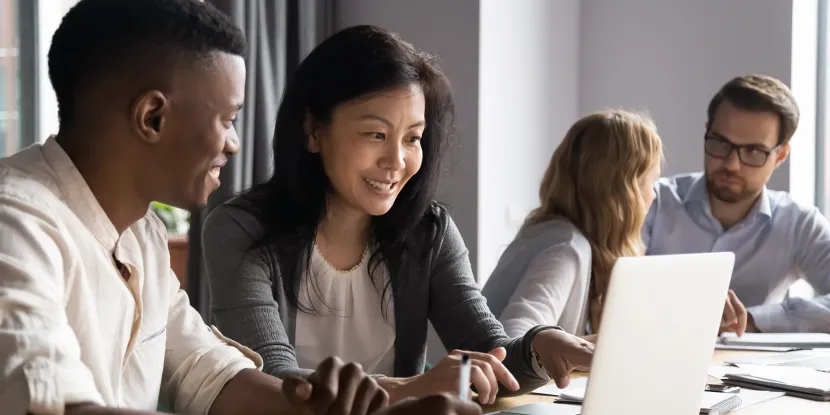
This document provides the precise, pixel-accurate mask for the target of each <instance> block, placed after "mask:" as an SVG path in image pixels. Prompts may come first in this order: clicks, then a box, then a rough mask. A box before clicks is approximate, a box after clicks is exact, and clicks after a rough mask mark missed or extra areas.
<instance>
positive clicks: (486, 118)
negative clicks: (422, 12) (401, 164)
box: [468, 0, 579, 284]
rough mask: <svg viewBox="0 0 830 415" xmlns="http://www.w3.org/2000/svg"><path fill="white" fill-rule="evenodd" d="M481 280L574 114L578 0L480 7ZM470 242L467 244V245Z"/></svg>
mask: <svg viewBox="0 0 830 415" xmlns="http://www.w3.org/2000/svg"><path fill="white" fill-rule="evenodd" d="M479 50H480V62H481V65H480V69H479V97H480V98H479V119H478V125H479V143H478V158H479V160H478V163H479V164H478V189H479V196H478V231H479V233H478V237H479V239H478V252H479V258H478V270H479V273H478V274H477V277H478V280H479V281H480V282H481V283H482V284H483V283H484V282H486V280H487V278H488V277H489V276H490V272H491V271H492V270H493V268H495V266H496V263H497V261H498V259H499V256H501V253H502V252H503V250H504V248H505V247H506V246H507V244H509V243H510V241H511V240H512V239H513V237H514V236H515V234H516V231H517V230H518V229H519V226H520V225H521V223H522V221H523V220H524V218H525V216H527V214H528V213H529V212H530V210H531V209H533V208H535V207H536V206H538V204H539V199H538V190H539V180H540V178H541V177H542V175H543V174H544V172H545V169H546V168H547V165H548V162H549V161H550V157H551V154H552V153H553V150H554V149H555V148H556V146H557V145H558V144H559V142H560V141H561V139H562V136H563V135H564V132H565V130H567V129H568V127H569V126H570V125H571V124H572V123H573V122H574V120H575V119H576V118H577V115H578V105H577V103H578V96H579V94H578V92H579V91H578V80H579V77H578V73H579V68H578V59H579V0H557V1H550V0H523V1H521V2H516V1H500V0H482V2H481V43H480V45H479ZM468 244H469V242H468Z"/></svg>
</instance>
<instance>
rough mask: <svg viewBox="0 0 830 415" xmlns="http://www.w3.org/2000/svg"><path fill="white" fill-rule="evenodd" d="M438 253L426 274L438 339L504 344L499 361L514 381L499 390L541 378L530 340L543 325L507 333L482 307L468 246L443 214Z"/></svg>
mask: <svg viewBox="0 0 830 415" xmlns="http://www.w3.org/2000/svg"><path fill="white" fill-rule="evenodd" d="M442 215H443V216H444V217H445V222H446V229H445V231H444V234H443V237H442V238H441V241H440V247H439V248H438V250H439V251H438V257H437V262H436V264H435V267H434V269H433V271H432V273H431V276H430V286H429V305H430V306H429V319H430V321H431V322H432V325H433V327H434V328H435V331H436V332H437V333H438V336H439V337H440V338H441V341H442V342H443V343H444V345H445V346H446V347H447V348H448V349H450V350H452V349H462V350H470V351H477V352H489V351H491V350H493V349H495V348H497V347H504V348H505V349H506V350H507V357H506V358H505V359H504V362H503V363H504V365H505V367H507V369H508V370H509V371H510V373H512V374H513V376H514V377H515V378H516V380H517V381H518V382H519V385H520V389H519V391H516V392H512V391H510V390H509V389H507V388H505V387H504V386H503V385H501V384H499V396H509V395H517V394H523V393H527V392H529V391H531V390H533V389H536V388H537V387H539V386H542V385H544V384H545V383H547V379H543V378H542V377H540V376H539V375H537V374H536V372H535V371H534V369H533V365H532V362H531V359H532V354H531V340H532V339H533V336H535V335H536V333H538V332H539V331H541V330H544V329H545V328H548V327H544V326H537V327H534V328H532V329H530V330H529V331H528V332H527V333H526V334H524V335H523V336H521V337H517V338H514V339H511V338H509V337H508V336H507V334H505V331H504V328H503V327H502V325H501V323H500V322H499V321H498V319H496V317H495V316H494V315H493V313H492V312H490V309H489V308H488V307H487V300H485V298H484V296H483V295H482V294H481V291H480V289H479V287H478V285H477V284H476V281H475V279H474V278H473V270H472V267H471V265H470V258H469V252H468V250H467V247H466V246H465V245H464V240H463V239H462V238H461V233H460V232H459V231H458V228H457V227H456V225H455V223H454V222H453V221H452V219H451V218H450V217H449V215H448V214H446V213H444V212H442Z"/></svg>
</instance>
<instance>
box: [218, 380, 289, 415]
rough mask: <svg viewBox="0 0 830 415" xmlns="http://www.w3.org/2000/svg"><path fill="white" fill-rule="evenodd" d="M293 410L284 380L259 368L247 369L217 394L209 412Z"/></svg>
mask: <svg viewBox="0 0 830 415" xmlns="http://www.w3.org/2000/svg"><path fill="white" fill-rule="evenodd" d="M292 413H294V410H293V409H292V407H291V405H289V403H288V400H287V399H286V397H285V395H284V394H283V393H282V380H280V379H278V378H276V377H274V376H271V375H268V374H265V373H262V372H260V371H258V370H255V369H243V370H242V371H240V372H239V373H237V374H236V376H234V377H233V379H231V380H230V381H228V383H226V384H225V386H224V387H223V388H222V390H221V391H220V392H219V395H217V396H216V399H214V401H213V405H211V407H210V412H209V415H224V414H251V415H257V414H263V415H265V414H273V415H284V414H292Z"/></svg>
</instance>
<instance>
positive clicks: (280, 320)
mask: <svg viewBox="0 0 830 415" xmlns="http://www.w3.org/2000/svg"><path fill="white" fill-rule="evenodd" d="M242 197H244V196H242ZM241 203H244V202H242V201H241V200H240V197H237V198H235V199H233V200H231V201H229V202H227V203H225V204H224V205H222V206H219V207H218V208H216V209H214V210H213V212H211V214H210V215H209V216H208V218H207V220H206V222H205V225H204V231H203V234H202V245H203V250H204V251H203V252H204V259H205V264H206V268H207V277H208V283H209V287H210V295H211V301H210V303H211V312H212V315H213V318H214V321H215V324H216V325H217V327H218V328H219V329H220V330H221V331H222V332H223V333H224V334H225V335H226V336H228V337H230V338H232V339H234V340H236V341H238V342H240V343H242V344H244V345H246V346H248V347H250V348H251V349H253V350H254V351H255V352H257V353H259V354H260V355H261V356H262V358H263V360H264V371H265V372H266V373H269V374H271V375H274V376H277V377H285V376H289V375H298V376H303V377H305V376H308V375H309V374H310V373H311V371H310V370H307V369H301V368H299V367H298V366H297V359H296V355H295V353H294V348H293V343H294V333H295V330H294V329H295V321H296V315H297V310H296V308H295V307H292V306H291V305H290V304H289V302H288V301H287V299H286V297H285V293H284V291H283V286H282V280H281V279H280V278H279V277H278V276H272V275H270V274H271V271H270V270H271V269H278V267H270V266H269V263H274V262H273V261H275V260H276V257H275V256H274V255H272V254H271V253H269V252H268V250H266V249H259V250H250V249H249V247H250V246H251V245H252V243H253V242H254V241H255V240H257V239H258V238H260V237H261V236H262V234H263V230H262V227H261V225H260V223H259V222H258V220H257V219H256V218H255V217H254V216H253V215H252V214H250V213H249V212H248V211H247V210H245V209H244V208H243V207H241ZM431 209H433V212H434V213H435V214H437V216H438V218H439V228H438V232H440V237H439V238H438V239H437V240H438V241H439V242H438V243H437V244H436V245H434V246H433V247H432V249H431V251H430V254H429V259H428V261H425V262H423V263H417V262H413V263H410V264H408V266H407V267H402V268H401V269H402V272H407V273H408V274H409V276H410V278H408V279H407V281H408V283H407V286H406V289H405V290H403V291H405V295H399V291H401V290H398V289H396V287H395V286H394V281H395V279H394V278H392V281H393V286H392V290H391V292H392V293H393V299H394V309H395V314H394V315H395V332H396V333H395V334H396V339H395V376H396V377H410V376H415V375H419V374H421V373H423V371H424V363H425V360H426V343H427V321H430V322H432V325H433V327H434V328H435V330H436V331H437V333H438V336H439V337H440V338H441V341H442V342H443V344H444V345H445V346H446V347H447V348H448V349H450V350H452V349H462V350H470V351H478V352H488V351H490V350H492V349H495V348H497V347H504V348H506V349H507V358H506V359H505V360H504V365H505V366H506V367H507V369H508V370H510V372H511V373H512V374H513V376H514V377H515V378H516V380H518V381H519V384H520V385H521V389H520V390H519V391H517V392H510V391H509V390H508V389H506V388H504V387H502V386H501V385H500V387H499V394H500V395H503V396H506V395H512V394H520V393H526V392H529V391H531V390H533V389H535V388H537V387H539V386H541V385H543V384H545V383H547V380H546V379H542V378H540V377H539V376H538V375H537V374H536V372H535V371H534V370H533V366H532V364H531V358H532V357H531V356H532V355H531V340H532V339H533V336H534V335H535V334H536V333H537V332H539V331H540V330H542V329H544V328H546V327H544V326H539V327H535V328H534V329H532V330H530V331H529V332H528V333H527V334H525V335H524V336H522V337H519V338H515V339H511V338H509V337H507V335H506V334H505V332H504V329H503V328H502V325H501V324H500V323H499V321H498V320H497V319H496V317H495V316H494V315H493V314H492V313H491V312H490V309H489V308H488V307H487V302H486V300H485V299H484V296H482V295H481V291H480V289H479V287H478V285H477V284H476V282H475V280H474V278H473V272H472V268H471V266H470V260H469V256H468V251H467V248H466V247H465V245H464V241H463V239H462V238H461V234H460V233H459V232H458V228H456V226H455V223H453V221H452V219H451V218H450V216H449V214H448V213H447V211H446V210H445V209H444V208H443V207H440V206H439V205H438V204H434V205H433V206H432V207H431ZM424 222H425V224H424V226H427V224H426V221H424ZM420 230H421V231H429V230H426V229H420ZM390 272H391V270H390ZM272 277H273V278H272ZM272 281H273V284H274V285H272ZM341 357H343V358H344V359H347V360H348V356H341Z"/></svg>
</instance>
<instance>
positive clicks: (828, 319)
mask: <svg viewBox="0 0 830 415" xmlns="http://www.w3.org/2000/svg"><path fill="white" fill-rule="evenodd" d="M798 118H799V109H798V105H797V104H796V102H795V98H794V97H793V95H792V92H791V91H790V89H789V88H788V87H787V86H786V85H784V83H783V82H781V81H779V80H777V79H774V78H771V77H769V76H763V75H745V76H740V77H737V78H734V79H732V80H731V81H729V82H728V83H727V84H726V85H724V86H723V87H722V88H721V90H720V91H718V93H717V94H716V95H715V96H714V98H712V101H711V102H710V103H709V109H708V120H707V123H706V133H705V135H704V137H703V138H704V140H703V142H702V143H701V144H703V150H704V160H705V161H704V171H703V172H699V173H690V174H681V175H677V176H673V177H669V178H663V179H660V180H659V181H658V183H657V184H655V192H656V198H655V200H654V203H653V204H652V206H651V209H650V210H649V213H648V216H647V218H646V223H645V226H644V227H643V240H644V242H645V244H646V246H647V251H646V253H647V254H648V255H663V254H682V253H700V252H723V251H731V252H734V253H735V267H734V271H733V274H732V283H731V289H730V292H729V301H728V302H727V305H726V307H725V309H724V312H723V320H722V321H721V331H734V332H737V333H738V334H739V335H741V334H743V332H744V331H748V332H758V331H760V332H830V295H828V294H829V293H830V222H828V221H827V219H826V218H825V217H824V216H823V215H822V214H821V213H820V212H819V211H818V209H816V208H815V207H814V206H806V205H802V204H799V203H797V202H796V201H794V200H793V199H792V197H790V195H789V194H788V193H787V192H780V191H774V190H769V189H767V188H766V184H767V182H768V181H769V178H770V176H772V173H773V172H774V171H775V170H776V169H777V168H778V167H779V166H780V165H781V164H782V163H783V162H784V160H786V158H787V155H788V154H789V150H790V145H789V141H790V138H791V137H792V136H793V133H794V132H795V130H796V128H797V127H798ZM800 278H804V279H806V280H807V281H808V282H809V283H810V284H811V285H812V286H813V288H815V290H816V292H817V294H818V295H819V296H818V297H816V298H815V299H811V300H808V299H801V298H788V296H787V292H788V290H789V287H790V286H791V285H792V284H793V283H794V282H795V281H797V280H798V279H800Z"/></svg>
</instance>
